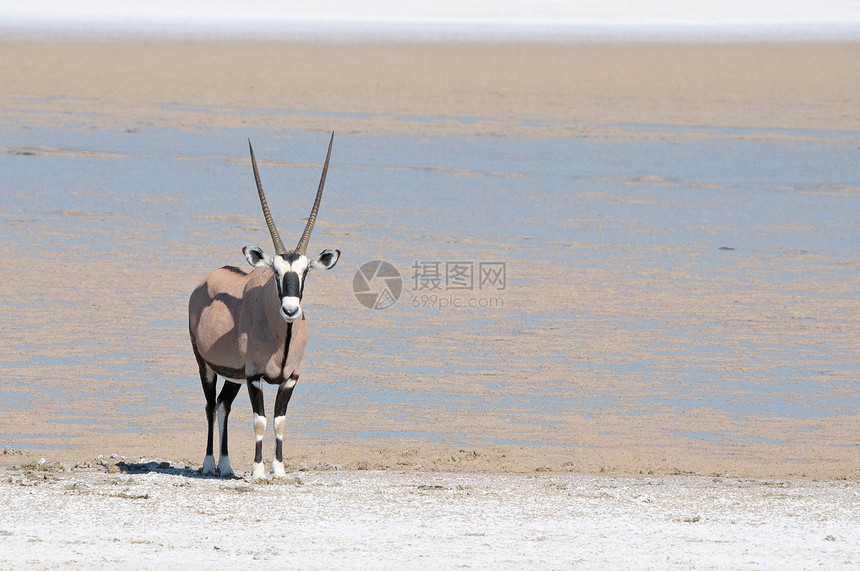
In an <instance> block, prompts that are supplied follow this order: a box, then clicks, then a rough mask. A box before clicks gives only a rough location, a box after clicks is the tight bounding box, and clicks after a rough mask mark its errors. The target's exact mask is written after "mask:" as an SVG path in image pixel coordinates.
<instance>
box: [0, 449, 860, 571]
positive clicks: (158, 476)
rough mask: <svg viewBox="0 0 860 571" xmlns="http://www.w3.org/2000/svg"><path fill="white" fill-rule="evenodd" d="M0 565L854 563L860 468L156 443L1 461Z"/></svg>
mask: <svg viewBox="0 0 860 571" xmlns="http://www.w3.org/2000/svg"><path fill="white" fill-rule="evenodd" d="M0 490H1V492H0V493H2V497H3V499H4V509H3V510H2V511H0V546H2V549H0V567H3V568H21V567H23V566H28V567H36V568H48V567H52V568H53V567H67V566H73V567H77V568H81V567H86V568H115V567H116V566H117V565H123V566H127V567H131V568H142V567H151V566H153V565H158V566H167V567H175V566H177V565H181V563H180V562H186V563H187V562H193V563H194V564H195V565H200V564H204V565H207V566H213V567H215V568H237V567H249V566H252V565H253V566H255V567H262V568H274V567H287V568H291V569H330V568H333V567H337V568H341V567H347V568H379V569H395V568H403V567H404V566H405V567H408V568H410V569H440V568H442V569H450V568H478V569H513V568H516V569H522V568H529V569H558V568H570V567H576V568H585V569H606V568H610V567H620V568H627V567H630V566H631V564H633V562H635V566H636V567H638V568H661V569H681V568H683V569H727V568H730V569H810V568H827V569H850V568H856V567H857V565H858V564H860V548H858V545H860V485H858V484H857V482H815V481H810V480H797V479H788V480H752V479H745V478H709V477H691V476H675V477H641V478H634V477H620V478H619V477H608V476H588V475H559V474H555V475H535V476H514V475H501V474H484V475H475V474H471V475H470V474H450V473H440V474H428V473H421V472H418V473H390V472H374V471H349V472H336V471H330V472H296V473H293V474H291V475H290V476H289V477H288V478H286V479H284V480H279V481H268V482H263V483H259V482H258V483H252V482H249V481H246V480H243V479H234V480H226V481H225V480H218V479H210V478H202V477H200V476H199V475H198V474H197V471H195V470H192V469H189V468H187V467H186V466H184V465H183V464H181V463H180V464H176V463H171V462H167V461H163V460H160V459H155V460H145V459H142V460H139V461H133V462H132V461H128V460H124V459H120V458H102V459H95V460H93V461H90V462H82V463H80V464H78V465H76V466H74V467H70V466H68V465H66V466H61V465H59V464H53V463H50V462H44V463H42V464H41V465H39V464H38V463H37V464H29V465H25V466H22V467H19V468H6V469H2V470H0Z"/></svg>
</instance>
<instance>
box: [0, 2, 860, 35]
mask: <svg viewBox="0 0 860 571" xmlns="http://www.w3.org/2000/svg"><path fill="white" fill-rule="evenodd" d="M0 33H2V35H3V36H4V37H6V38H9V37H20V36H25V37H43V36H45V35H47V36H49V37H50V36H56V35H60V36H69V35H71V36H85V37H91V35H92V34H95V36H96V37H97V38H98V37H101V38H105V37H108V38H109V37H113V36H122V37H126V36H143V37H156V38H158V37H175V38H202V39H205V38H234V39H256V38H265V39H304V40H315V39H316V40H346V41H351V40H368V39H370V40H373V39H376V40H395V41H424V40H430V41H433V40H442V41H445V40H492V41H499V40H501V41H505V40H540V41H589V40H610V41H616V40H626V39H633V40H637V39H638V40H654V39H668V40H672V39H676V40H678V39H679V40H691V39H692V40H696V39H699V40H730V41H732V40H753V41H755V40H765V41H768V40H777V41H781V40H815V41H851V40H858V39H860V2H846V1H844V0H823V1H818V2H816V1H813V0H795V1H789V2H779V1H776V0H759V1H757V2H749V1H742V0H727V1H726V2H722V3H719V4H714V3H713V2H704V1H701V0H699V1H688V2H684V1H683V0H645V1H642V2H629V1H625V0H606V1H599V0H586V1H583V2H576V3H568V2H559V1H553V0H537V1H532V2H530V1H528V0H507V1H505V2H494V1H492V0H461V1H455V0H439V1H437V2H434V3H433V4H432V5H428V4H427V3H425V2H419V1H417V0H406V1H402V2H391V1H390V0H371V1H365V2H361V3H353V2H348V1H346V0H321V1H319V2H315V3H313V4H310V3H307V2H299V1H296V0H286V1H277V0H250V1H248V2H239V1H237V0H186V1H185V2H182V3H175V2H168V1H167V0H151V1H149V2H107V1H104V0H81V1H77V2H63V1H62V0H33V1H30V2H27V3H20V2H12V1H11V0H0Z"/></svg>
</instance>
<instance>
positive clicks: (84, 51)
mask: <svg viewBox="0 0 860 571" xmlns="http://www.w3.org/2000/svg"><path fill="white" fill-rule="evenodd" d="M0 74H2V76H3V77H4V78H10V79H9V80H8V81H4V82H3V85H2V86H0V113H2V114H3V116H6V117H10V116H13V115H17V114H21V113H24V114H27V115H28V117H29V119H30V120H31V121H34V122H38V121H39V120H40V118H41V119H42V120H44V121H47V122H49V123H51V124H57V123H58V122H59V123H65V124H69V125H75V124H77V125H80V124H88V125H91V126H115V127H121V128H135V126H145V125H148V124H160V125H169V126H186V127H189V128H194V127H198V128H200V127H213V126H253V127H255V128H259V127H261V126H265V123H264V121H265V122H266V123H269V124H270V125H271V126H272V128H274V129H277V130H289V129H319V130H321V131H323V132H326V131H330V130H331V129H332V123H333V119H335V118H336V121H335V123H336V127H337V130H338V132H341V133H344V134H349V133H353V132H358V133H361V132H409V133H428V134H433V133H435V134H446V133H447V134H475V135H496V136H513V135H525V136H549V135H556V136H565V135H570V134H577V135H580V134H582V130H583V126H584V125H591V124H597V125H603V126H612V127H611V130H613V131H616V130H622V131H623V127H621V126H623V125H624V124H653V125H661V124H662V125H692V126H721V127H746V128H748V127H767V128H779V129H847V130H855V131H856V130H858V129H860V117H858V116H857V113H856V103H857V94H858V93H860V45H858V44H798V45H784V44H762V45H757V44H738V45H707V44H703V45H689V46H687V45H685V46H679V45H674V44H670V45H642V44H631V45H624V44H619V45H590V44H582V45H562V46H560V45H529V44H512V45H509V44H477V45H456V44H453V45H451V44H429V45H422V44H418V45H391V44H379V45H374V44H362V45H352V44H346V45H324V44H291V43H277V42H274V43H259V44H253V43H251V44H248V43H231V42H225V43H216V42H211V43H194V42H190V43H182V42H164V43H157V44H153V43H135V42H129V43H110V44H106V43H86V42H71V43H34V42H26V41H21V42H4V43H2V44H0ZM249 109H268V110H271V111H274V112H278V111H281V112H283V111H290V113H289V114H287V115H282V116H276V113H268V114H266V116H265V118H263V117H261V116H260V115H258V114H256V113H254V112H249V111H248V110H249ZM330 114H336V115H334V116H333V115H330ZM337 114H362V115H364V117H363V118H362V119H361V120H354V119H348V118H344V117H342V116H339V115H337ZM446 117H447V118H451V119H457V118H470V119H473V120H471V121H467V122H461V121H445V120H444V119H445V118H446ZM428 119H436V120H433V121H428Z"/></svg>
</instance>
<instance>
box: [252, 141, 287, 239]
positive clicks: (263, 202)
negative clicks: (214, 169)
mask: <svg viewBox="0 0 860 571" xmlns="http://www.w3.org/2000/svg"><path fill="white" fill-rule="evenodd" d="M248 148H249V149H251V166H253V167H254V180H255V181H257V194H259V195H260V206H262V207H263V216H265V217H266V225H267V226H268V227H269V234H271V235H272V242H273V243H274V244H275V254H286V253H287V249H286V248H284V243H283V242H281V236H280V234H278V229H277V228H276V227H275V221H274V220H272V213H271V212H269V205H268V204H267V203H266V194H265V193H264V192H263V183H262V182H260V172H259V171H258V170H257V159H256V158H255V157H254V147H252V146H251V140H250V139H248Z"/></svg>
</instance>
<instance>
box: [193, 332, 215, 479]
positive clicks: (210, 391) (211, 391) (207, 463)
mask: <svg viewBox="0 0 860 571" xmlns="http://www.w3.org/2000/svg"><path fill="white" fill-rule="evenodd" d="M194 356H195V357H196V358H197V365H198V367H200V382H201V383H202V384H203V394H204V396H205V397H206V423H207V431H206V457H205V458H203V475H204V476H214V475H215V456H214V455H213V448H214V443H213V437H214V432H215V404H216V401H215V383H216V381H217V380H218V377H217V375H216V374H215V371H213V370H212V369H210V368H209V366H208V365H207V364H206V362H205V361H203V359H202V358H201V357H200V354H199V353H198V352H197V347H194Z"/></svg>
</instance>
